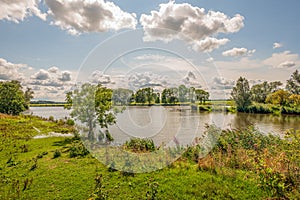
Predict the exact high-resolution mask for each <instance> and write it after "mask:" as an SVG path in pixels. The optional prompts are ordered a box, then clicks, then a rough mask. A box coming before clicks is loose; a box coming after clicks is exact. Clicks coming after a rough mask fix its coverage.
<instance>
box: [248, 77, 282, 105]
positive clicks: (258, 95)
mask: <svg viewBox="0 0 300 200" xmlns="http://www.w3.org/2000/svg"><path fill="white" fill-rule="evenodd" d="M281 85H282V83H281V82H280V81H275V82H270V83H269V82H267V81H265V82H263V83H261V84H257V85H254V86H252V87H251V91H250V92H251V100H252V101H255V102H258V103H265V102H266V99H267V96H268V95H269V94H271V93H273V92H276V91H277V90H278V87H279V86H281Z"/></svg>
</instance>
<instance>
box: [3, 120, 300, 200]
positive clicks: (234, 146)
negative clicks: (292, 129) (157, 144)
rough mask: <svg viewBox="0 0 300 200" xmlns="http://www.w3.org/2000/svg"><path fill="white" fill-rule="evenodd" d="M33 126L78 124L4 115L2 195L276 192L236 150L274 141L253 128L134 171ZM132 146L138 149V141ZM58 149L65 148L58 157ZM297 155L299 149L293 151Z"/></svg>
mask: <svg viewBox="0 0 300 200" xmlns="http://www.w3.org/2000/svg"><path fill="white" fill-rule="evenodd" d="M33 127H35V128H37V129H39V130H40V131H41V133H47V132H52V131H55V132H59V131H60V130H65V129H68V130H69V131H73V127H71V126H68V125H66V124H63V123H61V122H52V121H44V120H41V119H39V118H37V117H9V116H4V115H1V116H0V130H1V132H0V133H1V137H0V141H1V148H0V188H1V190H0V199H3V200H4V199H5V200H7V199H39V200H40V199H90V198H91V197H92V194H93V193H94V194H95V192H96V191H97V194H98V197H99V193H101V194H103V196H106V197H107V199H151V197H153V199H155V198H154V197H156V198H157V199H267V198H268V197H271V196H272V195H271V194H270V192H269V191H268V190H267V189H264V188H262V187H260V184H261V183H260V181H259V180H260V178H259V174H258V173H256V170H255V169H254V168H252V165H250V166H249V167H248V168H246V167H245V166H244V165H243V162H242V161H243V160H242V159H243V158H244V157H234V156H232V155H233V154H234V155H235V154H236V155H238V152H239V150H242V152H245V154H242V155H247V156H248V157H247V158H248V159H250V158H251V159H252V157H250V155H252V154H251V153H253V148H254V147H255V148H257V145H255V143H257V142H259V141H264V143H263V145H269V144H273V143H272V142H270V141H269V140H268V141H265V140H263V139H262V138H260V137H258V138H256V136H255V138H256V139H257V140H253V141H254V143H249V140H250V141H252V139H255V138H252V135H253V134H251V133H253V132H252V131H248V132H247V131H244V132H241V134H240V135H239V134H236V132H234V131H233V132H228V133H226V132H224V134H225V133H226V134H225V135H222V136H221V137H220V138H219V140H218V143H217V147H216V148H215V149H214V150H213V151H212V152H211V153H210V154H209V155H208V156H207V157H206V158H204V159H205V160H203V159H199V158H198V157H192V156H197V155H198V154H197V152H196V149H195V148H190V149H189V153H187V154H185V155H184V156H183V158H181V159H180V160H178V161H176V162H175V163H173V164H171V165H170V166H169V167H166V168H164V169H162V170H158V171H154V172H151V173H142V174H131V175H130V174H129V175H128V174H124V173H122V172H119V171H114V170H109V169H108V168H107V167H106V166H104V165H103V164H102V163H101V162H99V161H98V160H97V159H95V158H93V157H92V156H91V155H90V154H88V155H85V154H80V155H82V156H75V157H72V158H71V156H70V151H71V149H72V148H77V147H78V146H80V145H81V144H80V141H78V140H76V139H75V138H58V137H56V138H55V137H52V138H43V139H32V137H33V136H35V135H37V134H39V133H37V131H36V130H35V129H34V128H33ZM274 141H275V140H274ZM268 142H269V143H268ZM128 144H131V143H128ZM134 144H136V143H134ZM249 145H250V146H249ZM291 145H296V146H291ZM291 145H290V146H291V147H293V148H298V146H299V145H298V144H297V143H295V144H294V143H292V144H291ZM297 145H298V146H297ZM132 146H133V147H134V148H135V150H136V149H137V148H136V145H132ZM129 147H130V145H129V146H128V148H129ZM265 147H266V146H259V148H261V149H263V148H265ZM293 148H292V149H293ZM151 149H152V150H153V148H152V147H151ZM279 149H280V152H282V151H283V150H284V149H281V148H279ZM146 150H147V149H146ZM229 150H230V152H229ZM290 150H291V149H290ZM58 151H59V152H60V153H61V154H60V156H58V157H55V156H54V155H55V154H56V153H57V152H58ZM142 151H145V149H143V150H142ZM234 152H236V153H234ZM275 152H277V151H275ZM263 155H265V154H262V153H260V154H259V156H260V157H259V159H264V157H263ZM292 155H294V156H295V155H298V154H296V153H295V152H292ZM270 156H271V154H270ZM272 156H275V157H274V158H277V157H276V156H278V155H277V154H275V153H274V154H272ZM254 158H255V157H253V159H254ZM239 159H240V160H242V161H240V160H239ZM295 159H296V160H297V159H298V157H295ZM209 163H210V164H209ZM237 163H240V165H238V164H237ZM250 163H251V162H250ZM291 163H292V160H291ZM97 175H101V176H102V178H101V184H102V186H101V187H100V188H99V187H98V188H96V190H95V185H96V183H95V178H96V177H97ZM98 177H99V176H98ZM288 194H289V193H288ZM96 196H97V195H96ZM273 196H274V195H273ZM94 197H95V196H94ZM91 199H96V198H91Z"/></svg>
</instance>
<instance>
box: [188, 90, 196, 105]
mask: <svg viewBox="0 0 300 200" xmlns="http://www.w3.org/2000/svg"><path fill="white" fill-rule="evenodd" d="M195 90H196V89H195V88H194V87H190V88H189V91H188V93H189V94H188V95H189V101H190V102H191V103H194V102H195V99H194V98H195Z"/></svg>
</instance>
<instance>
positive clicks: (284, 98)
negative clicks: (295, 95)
mask: <svg viewBox="0 0 300 200" xmlns="http://www.w3.org/2000/svg"><path fill="white" fill-rule="evenodd" d="M290 96H291V93H289V92H288V91H285V90H278V91H276V92H274V93H272V94H270V95H269V96H268V97H267V100H266V101H267V102H268V103H272V104H278V105H281V106H287V105H288V104H289V101H290V99H289V97H290Z"/></svg>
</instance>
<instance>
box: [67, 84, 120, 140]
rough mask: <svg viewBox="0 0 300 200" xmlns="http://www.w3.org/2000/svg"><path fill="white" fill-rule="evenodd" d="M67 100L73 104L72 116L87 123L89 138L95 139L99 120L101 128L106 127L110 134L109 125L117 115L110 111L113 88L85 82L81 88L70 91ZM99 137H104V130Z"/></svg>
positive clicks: (106, 131)
mask: <svg viewBox="0 0 300 200" xmlns="http://www.w3.org/2000/svg"><path fill="white" fill-rule="evenodd" d="M66 100H67V103H69V104H72V112H71V116H72V117H74V118H75V119H77V120H79V121H80V122H81V123H83V124H86V125H87V129H88V139H89V140H92V141H94V140H95V136H96V134H95V133H94V129H95V127H96V124H97V122H98V123H99V125H100V127H101V128H105V133H106V135H107V134H109V132H108V125H112V124H114V123H115V116H114V115H113V113H112V112H111V111H110V110H111V108H112V90H111V89H108V88H106V87H103V86H101V85H91V84H89V83H85V84H83V85H82V86H81V88H80V89H76V90H74V92H68V93H67V95H66ZM69 108H70V107H69ZM99 137H101V138H104V137H103V133H102V132H101V133H100V135H99Z"/></svg>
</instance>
